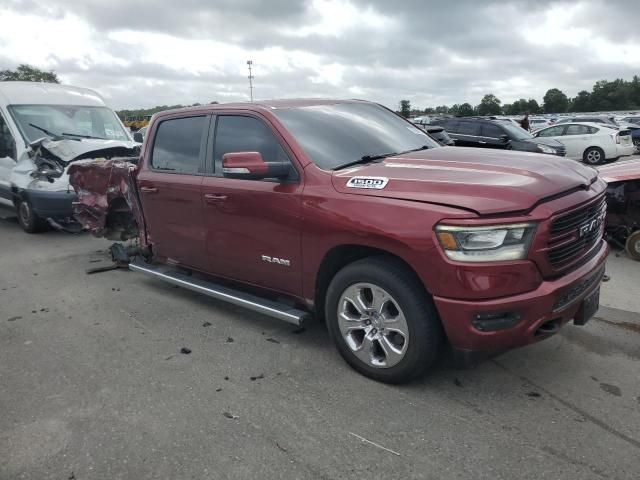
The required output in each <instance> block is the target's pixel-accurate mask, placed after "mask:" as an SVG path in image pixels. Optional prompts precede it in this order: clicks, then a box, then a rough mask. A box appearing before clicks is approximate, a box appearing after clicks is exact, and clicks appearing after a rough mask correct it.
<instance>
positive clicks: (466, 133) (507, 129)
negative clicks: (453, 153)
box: [438, 118, 565, 156]
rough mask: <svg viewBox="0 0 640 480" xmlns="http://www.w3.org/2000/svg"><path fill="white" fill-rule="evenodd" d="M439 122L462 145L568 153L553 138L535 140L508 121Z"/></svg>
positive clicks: (461, 120) (463, 119)
mask: <svg viewBox="0 0 640 480" xmlns="http://www.w3.org/2000/svg"><path fill="white" fill-rule="evenodd" d="M438 125H439V126H441V127H443V128H444V129H445V130H446V131H447V133H448V134H449V136H450V137H451V138H452V139H454V140H455V144H456V145H457V146H460V147H477V148H499V149H503V150H517V151H521V152H536V153H546V154H550V155H558V156H564V155H565V147H564V145H563V144H562V143H560V142H558V141H557V140H554V139H544V138H542V139H536V138H534V136H533V135H531V134H530V133H529V132H527V131H526V130H524V129H522V128H520V127H516V126H515V125H513V124H512V123H511V122H509V121H506V120H500V119H496V120H489V119H484V118H449V119H441V120H439V121H438Z"/></svg>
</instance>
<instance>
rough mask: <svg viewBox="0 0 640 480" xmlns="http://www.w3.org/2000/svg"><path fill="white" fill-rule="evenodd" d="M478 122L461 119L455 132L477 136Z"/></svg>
mask: <svg viewBox="0 0 640 480" xmlns="http://www.w3.org/2000/svg"><path fill="white" fill-rule="evenodd" d="M479 126H480V125H479V122H467V121H462V122H460V124H459V125H458V130H457V131H456V133H457V134H458V135H469V136H477V135H478V130H479V128H478V127H479Z"/></svg>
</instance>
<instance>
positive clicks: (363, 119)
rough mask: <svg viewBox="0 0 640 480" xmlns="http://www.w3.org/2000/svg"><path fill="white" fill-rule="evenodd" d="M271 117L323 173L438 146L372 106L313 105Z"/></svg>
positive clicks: (419, 132)
mask: <svg viewBox="0 0 640 480" xmlns="http://www.w3.org/2000/svg"><path fill="white" fill-rule="evenodd" d="M274 113H275V115H276V116H277V117H278V119H279V120H280V121H281V122H282V123H283V124H284V126H285V127H287V129H288V130H289V131H290V132H291V133H292V134H293V136H294V137H295V138H296V140H297V141H298V142H299V143H300V145H301V146H302V148H303V149H304V151H305V152H306V153H307V155H309V157H311V160H312V161H313V162H314V163H315V164H316V165H318V166H319V167H320V168H322V169H325V170H332V169H335V168H336V167H340V166H341V165H345V164H348V163H350V162H354V161H357V160H359V159H362V158H363V157H369V158H372V157H376V156H378V155H383V154H389V153H400V152H407V151H409V150H420V149H423V148H431V147H437V146H438V144H437V142H435V141H434V140H433V139H432V138H431V137H429V136H428V135H427V134H426V133H425V132H424V131H423V130H421V129H419V128H418V127H415V126H413V125H412V124H411V123H409V122H407V121H405V120H404V119H402V118H400V117H399V116H398V115H396V114H395V113H393V112H391V111H389V110H387V109H386V108H384V107H381V106H380V105H376V104H373V103H355V102H354V103H337V104H332V105H313V106H308V107H297V108H289V109H277V110H274Z"/></svg>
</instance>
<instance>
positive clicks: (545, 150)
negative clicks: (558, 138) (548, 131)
mask: <svg viewBox="0 0 640 480" xmlns="http://www.w3.org/2000/svg"><path fill="white" fill-rule="evenodd" d="M537 145H538V148H539V149H540V151H541V152H542V153H549V154H551V155H555V154H556V149H555V148H553V147H550V146H549V145H543V144H542V143H538V144H537Z"/></svg>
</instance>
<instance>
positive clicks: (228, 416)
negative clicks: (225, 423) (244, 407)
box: [222, 412, 240, 420]
mask: <svg viewBox="0 0 640 480" xmlns="http://www.w3.org/2000/svg"><path fill="white" fill-rule="evenodd" d="M222 415H224V416H225V417H227V418H230V419H232V420H235V419H237V418H240V417H239V416H238V415H234V414H232V413H229V412H222Z"/></svg>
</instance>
